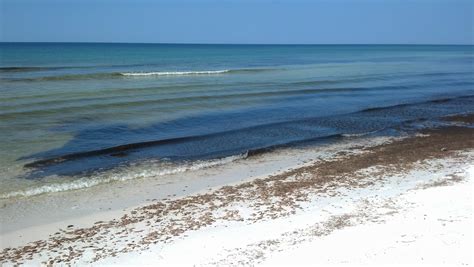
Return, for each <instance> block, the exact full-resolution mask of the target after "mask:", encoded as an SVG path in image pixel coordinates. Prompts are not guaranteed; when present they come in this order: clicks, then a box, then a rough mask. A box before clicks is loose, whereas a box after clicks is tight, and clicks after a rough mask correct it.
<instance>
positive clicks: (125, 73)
mask: <svg viewBox="0 0 474 267" xmlns="http://www.w3.org/2000/svg"><path fill="white" fill-rule="evenodd" d="M228 72H230V70H204V71H153V72H123V73H120V74H122V75H123V76H171V75H175V76H179V75H209V74H222V73H228Z"/></svg>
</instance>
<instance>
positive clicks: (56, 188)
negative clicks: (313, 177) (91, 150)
mask: <svg viewBox="0 0 474 267" xmlns="http://www.w3.org/2000/svg"><path fill="white" fill-rule="evenodd" d="M247 157H248V152H245V153H243V154H239V155H234V156H229V157H225V158H220V159H214V160H207V161H196V162H193V163H190V164H183V165H182V166H178V167H175V168H163V169H155V168H152V167H151V168H149V169H144V170H142V171H139V172H133V173H118V174H116V175H109V176H105V177H104V176H98V177H95V178H90V177H84V178H80V179H77V180H74V181H71V182H70V183H57V184H50V185H43V186H40V187H37V188H31V189H27V190H20V191H15V192H10V193H6V194H2V195H0V199H8V198H14V197H30V196H36V195H41V194H47V193H58V192H65V191H72V190H78V189H85V188H89V187H93V186H96V185H101V184H107V183H111V182H119V181H127V180H134V179H142V178H147V177H155V176H164V175H170V174H177V173H183V172H187V171H195V170H200V169H204V168H210V167H214V166H218V165H223V164H226V163H230V162H233V161H236V160H239V159H245V158H247Z"/></svg>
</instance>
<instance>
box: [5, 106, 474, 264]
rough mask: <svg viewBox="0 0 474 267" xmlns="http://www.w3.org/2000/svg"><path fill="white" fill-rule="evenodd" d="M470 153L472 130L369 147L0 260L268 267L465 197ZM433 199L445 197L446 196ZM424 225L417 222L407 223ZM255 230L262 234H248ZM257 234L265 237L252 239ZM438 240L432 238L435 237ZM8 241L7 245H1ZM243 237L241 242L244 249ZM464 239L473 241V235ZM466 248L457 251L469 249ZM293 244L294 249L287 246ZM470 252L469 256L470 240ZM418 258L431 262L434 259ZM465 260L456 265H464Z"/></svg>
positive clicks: (160, 205) (62, 236)
mask: <svg viewBox="0 0 474 267" xmlns="http://www.w3.org/2000/svg"><path fill="white" fill-rule="evenodd" d="M472 118H473V116H472V115H464V116H457V117H450V118H449V120H450V121H455V122H462V123H465V124H466V123H467V124H469V123H471V122H472ZM473 150H474V129H473V128H469V127H466V126H447V127H443V128H439V129H430V130H424V131H422V132H420V133H419V134H418V135H416V136H409V137H406V138H395V139H393V140H391V141H390V142H383V143H380V142H378V143H374V144H373V145H370V142H368V143H364V144H362V145H356V146H351V147H350V148H349V149H345V150H341V151H339V152H337V153H334V154H332V155H331V156H330V157H326V158H319V159H314V160H311V161H310V162H307V163H305V164H303V165H302V166H295V167H294V168H289V169H285V170H282V171H280V172H277V173H276V174H273V175H268V176H264V177H259V178H249V177H247V178H246V179H242V182H239V183H233V184H230V185H225V186H216V187H215V188H212V190H209V191H208V192H199V193H191V194H187V195H186V194H183V195H182V196H175V197H172V196H171V197H168V198H163V199H160V200H150V201H149V202H148V203H146V204H142V205H139V206H138V207H136V208H130V209H129V210H126V211H121V212H119V211H116V212H114V213H112V214H110V216H109V217H110V219H107V220H100V221H97V220H96V221H93V222H92V221H91V220H93V219H94V218H100V216H92V217H90V218H88V221H89V222H90V223H91V225H89V226H86V227H78V226H77V224H75V223H74V224H71V225H68V226H66V227H62V228H61V229H56V230H55V231H51V230H52V228H51V227H49V228H41V225H40V226H39V228H37V229H36V230H38V231H40V230H41V229H43V230H47V231H50V232H48V235H49V236H48V237H47V238H42V239H40V240H37V241H33V242H29V243H28V244H26V245H20V246H12V247H8V246H6V247H5V248H4V249H3V251H1V252H0V260H1V261H2V262H4V263H5V264H7V265H8V264H15V263H18V264H20V263H29V264H33V265H34V264H39V263H43V264H58V263H62V264H64V263H66V264H94V263H96V264H117V263H121V264H126V263H127V261H128V262H129V263H133V262H135V263H137V260H138V259H139V258H140V257H141V259H140V261H139V263H141V264H159V263H162V264H163V263H164V264H177V263H183V264H194V263H196V264H198V265H221V264H234V263H237V264H243V265H246V264H259V263H262V264H264V263H265V262H267V263H268V262H270V263H271V262H272V257H273V256H275V255H276V256H275V258H274V259H278V257H283V256H282V255H284V254H281V253H284V252H282V251H291V249H292V248H296V251H299V253H303V254H304V253H308V251H306V250H305V249H303V247H304V246H308V244H313V242H322V241H320V240H321V239H322V238H324V237H327V236H333V235H334V234H336V233H337V232H338V231H339V230H341V229H346V228H351V227H357V226H360V225H367V224H371V223H374V221H375V222H378V221H377V220H380V221H379V223H380V224H382V225H383V224H384V221H385V220H387V221H388V223H387V224H389V222H390V218H391V217H390V216H394V214H401V213H403V212H410V206H409V205H408V206H404V204H403V203H404V202H403V201H405V202H406V201H407V199H410V194H411V192H414V191H423V190H431V189H432V188H434V187H436V188H437V187H443V188H444V187H445V188H450V187H452V186H459V184H461V185H463V184H464V187H463V188H465V185H466V184H468V185H470V174H469V170H470V168H472V162H473V159H474V154H473ZM430 192H431V191H430ZM459 192H463V194H464V195H460V196H459V197H461V200H465V198H462V197H463V196H465V194H467V193H469V190H467V191H466V190H461V191H459ZM466 192H467V193H466ZM439 195H446V196H451V195H452V194H451V193H446V191H443V192H440V193H439ZM432 198H436V194H432V193H429V194H425V197H423V198H421V199H419V200H413V201H415V203H418V202H419V203H422V204H423V205H428V204H429V202H430V199H432ZM374 199H375V200H374ZM416 201H418V202H416ZM427 203H428V204H427ZM422 204H420V205H421V206H422ZM458 204H459V205H462V206H465V203H454V204H453V205H458ZM420 205H419V206H420ZM415 206H416V205H415ZM381 210H382V211H381ZM431 211H433V210H431ZM457 211H459V210H457ZM459 216H464V217H465V218H467V219H465V220H464V221H463V222H465V221H466V220H468V221H469V220H470V221H471V222H472V209H470V210H469V209H468V210H465V213H464V214H461V215H459ZM302 218H304V219H302ZM381 218H384V219H381ZM385 218H386V219H385ZM421 219H422V218H418V217H416V216H415V217H413V220H412V221H413V222H418V220H421ZM72 221H74V218H72ZM445 223H447V224H449V222H445ZM85 225H87V224H85ZM261 227H263V228H261ZM374 227H375V226H374ZM399 227H401V228H402V229H403V227H404V226H403V225H399ZM375 228H376V227H375ZM375 228H374V229H375ZM255 229H259V231H257V233H255ZM265 229H267V230H265ZM230 230H232V231H230ZM464 230H465V229H460V230H459V231H464ZM266 231H267V232H266ZM307 231H310V232H311V235H309V234H308V232H307ZM380 231H381V232H383V229H382V230H380ZM439 231H443V230H442V229H440V230H439ZM20 232H21V229H17V230H16V231H15V234H18V233H20ZM232 232H234V233H238V234H239V235H240V236H241V237H237V236H235V235H234V234H232ZM261 232H263V235H262V234H260V235H259V234H258V233H261ZM441 233H442V232H441ZM425 234H426V233H425ZM436 234H438V232H436V233H433V235H436ZM469 234H470V236H469ZM203 235H204V236H203ZM209 235H210V236H221V237H222V238H224V237H225V238H226V239H230V240H231V241H227V242H224V243H222V240H221V239H218V238H217V239H213V238H210V237H209ZM349 236H350V235H348V238H349ZM6 237H11V235H9V233H5V234H4V235H3V236H2V238H6ZM243 237H245V239H246V240H241V239H242V238H243ZM310 237H311V238H310ZM456 237H457V236H456ZM232 238H234V239H235V240H234V241H232ZM462 238H467V239H469V238H472V233H468V235H466V236H465V237H462ZM199 240H201V241H199ZM317 240H319V241H317ZM204 241H205V242H207V245H208V248H206V249H203V248H200V249H197V251H198V252H199V253H197V254H201V255H200V257H197V256H196V257H194V258H193V257H191V256H190V257H189V259H190V261H187V262H186V261H185V262H180V261H179V259H178V258H176V260H177V261H175V262H173V261H172V260H171V259H173V257H174V256H175V255H178V254H180V253H182V252H183V250H184V251H185V247H186V246H191V245H192V244H197V243H196V242H204ZM464 241H465V240H464V239H463V240H460V241H459V242H461V243H462V244H467V243H465V242H464ZM2 242H3V241H2ZM213 242H216V243H215V244H214V243H213ZM292 242H293V243H295V244H294V245H290V244H291V243H292ZM459 242H458V243H459ZM180 244H181V247H180ZM183 244H184V245H183ZM186 244H187V245H186ZM219 244H224V247H225V248H220V247H219ZM298 244H303V245H301V246H300V245H298ZM331 244H332V243H331ZM470 244H471V247H472V240H471V243H470ZM360 245H361V246H362V247H363V246H364V245H363V243H361V244H360ZM421 245H422V243H420V246H421ZM183 246H184V247H183ZM302 246H303V247H302ZM2 247H3V246H2ZM191 247H192V246H191ZM462 248H463V249H464V248H465V245H464V246H463V247H462ZM235 249H237V250H235ZM415 249H416V248H415ZM445 249H446V248H445ZM448 249H453V250H454V249H458V250H459V247H458V246H451V247H449V246H448ZM170 250H172V251H170ZM180 250H181V251H180ZM231 251H233V252H231ZM305 251H306V252H305ZM462 251H464V250H462ZM140 253H144V254H145V256H143V255H142V254H140ZM167 253H168V254H167ZM288 253H290V252H288ZM425 253H426V255H427V257H429V256H430V255H432V254H433V255H435V254H436V251H426V252H425ZM140 255H142V256H140ZM166 255H168V257H167V256H166ZM278 255H279V256H278ZM204 256H205V257H204ZM224 256H225V257H224ZM464 256H465V255H463V257H458V258H459V259H462V260H464V259H465V257H464ZM288 257H290V258H291V253H290V255H287V256H286V257H283V258H288ZM181 260H182V259H181ZM392 260H393V258H392ZM446 260H448V261H449V260H452V258H449V257H447V258H446ZM471 260H472V259H471ZM335 262H338V261H337V260H336V261H335ZM380 262H383V263H396V262H391V261H390V258H386V259H385V261H384V260H383V258H382V259H381V261H380ZM308 263H311V262H308ZM362 263H364V262H363V261H362ZM411 263H419V262H417V261H415V262H411ZM439 263H442V262H439ZM447 263H459V262H447ZM462 263H464V262H462Z"/></svg>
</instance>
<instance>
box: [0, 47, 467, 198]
mask: <svg viewBox="0 0 474 267" xmlns="http://www.w3.org/2000/svg"><path fill="white" fill-rule="evenodd" d="M0 84H1V88H0V133H1V136H2V138H1V141H0V142H1V150H0V198H8V197H16V196H30V195H36V194H41V193H47V192H58V191H65V190H71V189H78V188H84V187H89V186H94V185H97V184H102V183H107V182H111V181H116V180H124V179H136V178H141V177H148V176H158V177H159V176H160V175H165V174H171V173H178V172H183V171H192V170H194V169H199V168H204V167H211V166H214V165H218V164H226V163H230V162H232V161H234V160H236V159H239V158H244V157H247V156H249V155H252V154H255V153H259V152H262V151H270V150H272V149H278V148H279V147H282V146H298V145H301V144H308V145H317V144H318V142H320V141H324V140H337V139H340V138H350V137H355V136H360V135H364V134H378V133H380V134H397V133H400V132H401V131H406V130H410V129H413V128H416V127H420V126H421V125H423V124H433V123H436V121H437V119H438V118H439V117H441V116H445V115H450V114H458V113H465V112H474V87H473V86H474V47H473V46H422V45H416V46H409V45H173V44H85V43H0Z"/></svg>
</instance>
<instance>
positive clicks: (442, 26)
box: [0, 0, 474, 44]
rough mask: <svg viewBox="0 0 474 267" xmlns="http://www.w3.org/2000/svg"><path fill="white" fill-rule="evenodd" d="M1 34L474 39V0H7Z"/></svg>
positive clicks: (31, 37)
mask: <svg viewBox="0 0 474 267" xmlns="http://www.w3.org/2000/svg"><path fill="white" fill-rule="evenodd" d="M0 12H1V13H0V40H1V41H39V42H146V43H160V42H161V43H301V44H313V43H314V44H328V43H329V44H360V43H368V44H371V43H382V44H386V43H388V44H400V43H402V44H473V42H474V37H473V24H474V18H473V16H474V15H473V13H474V0H314V1H303V0H293V1H292V0H279V1H278V0H277V1H272V0H253V1H251V0H194V1H192V0H187V1H185V0H175V1H171V0H156V1H151V0H129V1H124V0H81V1H79V0H0Z"/></svg>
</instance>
